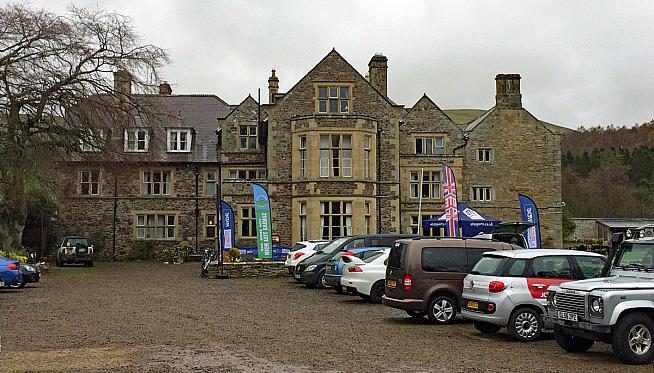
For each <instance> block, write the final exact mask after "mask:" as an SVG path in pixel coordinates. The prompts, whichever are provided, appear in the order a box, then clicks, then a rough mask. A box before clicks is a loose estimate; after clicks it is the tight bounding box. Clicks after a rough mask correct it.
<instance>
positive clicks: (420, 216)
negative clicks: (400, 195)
mask: <svg viewBox="0 0 654 373" xmlns="http://www.w3.org/2000/svg"><path fill="white" fill-rule="evenodd" d="M424 177H425V169H424V168H421V169H420V180H418V183H419V184H418V185H420V187H418V192H419V193H420V195H419V197H418V234H419V235H420V231H421V230H422V236H424V235H425V228H423V226H422V179H423V178H424Z"/></svg>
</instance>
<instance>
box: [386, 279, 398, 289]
mask: <svg viewBox="0 0 654 373" xmlns="http://www.w3.org/2000/svg"><path fill="white" fill-rule="evenodd" d="M395 286H397V282H395V280H388V287H389V288H394V287H395Z"/></svg>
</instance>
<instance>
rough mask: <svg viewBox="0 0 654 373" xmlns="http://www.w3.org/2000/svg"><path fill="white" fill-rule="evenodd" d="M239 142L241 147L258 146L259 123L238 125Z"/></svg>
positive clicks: (250, 147)
mask: <svg viewBox="0 0 654 373" xmlns="http://www.w3.org/2000/svg"><path fill="white" fill-rule="evenodd" d="M238 134H239V144H240V147H241V149H256V148H257V125H256V124H242V125H240V126H238Z"/></svg>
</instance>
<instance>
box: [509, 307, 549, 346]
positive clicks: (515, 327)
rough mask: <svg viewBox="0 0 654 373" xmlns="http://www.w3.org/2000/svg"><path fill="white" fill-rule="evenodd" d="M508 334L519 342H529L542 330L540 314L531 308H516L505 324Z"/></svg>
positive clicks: (536, 337)
mask: <svg viewBox="0 0 654 373" xmlns="http://www.w3.org/2000/svg"><path fill="white" fill-rule="evenodd" d="M506 328H507V330H508V331H509V335H511V337H513V338H514V339H515V340H518V341H520V342H531V341H535V340H537V339H538V338H540V334H541V332H542V331H543V321H542V318H541V315H540V314H539V313H538V312H537V311H534V310H532V309H531V308H518V309H517V310H515V311H514V312H513V314H512V315H511V317H510V318H509V324H508V325H507V326H506Z"/></svg>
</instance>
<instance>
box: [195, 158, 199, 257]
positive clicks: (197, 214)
mask: <svg viewBox="0 0 654 373" xmlns="http://www.w3.org/2000/svg"><path fill="white" fill-rule="evenodd" d="M199 184H200V172H199V171H198V169H197V166H196V168H195V250H196V251H197V250H198V249H199V245H198V217H199V215H200V205H199V202H198V194H199ZM197 252H199V251H197Z"/></svg>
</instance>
